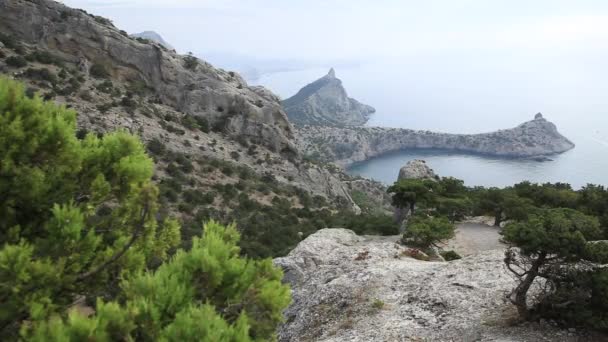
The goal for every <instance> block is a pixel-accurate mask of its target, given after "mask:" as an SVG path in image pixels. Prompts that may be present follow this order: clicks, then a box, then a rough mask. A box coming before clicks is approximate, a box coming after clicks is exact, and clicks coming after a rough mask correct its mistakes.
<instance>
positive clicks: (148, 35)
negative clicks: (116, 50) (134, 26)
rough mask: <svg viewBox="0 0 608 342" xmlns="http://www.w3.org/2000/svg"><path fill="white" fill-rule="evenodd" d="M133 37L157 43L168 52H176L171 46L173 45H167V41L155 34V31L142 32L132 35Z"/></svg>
mask: <svg viewBox="0 0 608 342" xmlns="http://www.w3.org/2000/svg"><path fill="white" fill-rule="evenodd" d="M131 37H135V38H144V39H148V40H151V41H153V42H156V43H158V44H160V45H162V46H164V47H165V48H167V49H168V50H175V49H174V48H173V46H171V44H169V43H167V41H166V40H165V39H163V37H162V36H161V35H160V34H158V33H156V32H154V31H144V32H140V33H134V34H132V35H131Z"/></svg>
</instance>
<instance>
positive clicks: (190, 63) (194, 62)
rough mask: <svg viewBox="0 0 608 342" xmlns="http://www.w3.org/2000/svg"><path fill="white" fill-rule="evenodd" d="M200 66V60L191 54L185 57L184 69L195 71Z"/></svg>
mask: <svg viewBox="0 0 608 342" xmlns="http://www.w3.org/2000/svg"><path fill="white" fill-rule="evenodd" d="M198 64H199V63H198V58H196V57H194V56H193V55H192V53H191V52H190V53H189V54H188V55H187V56H184V68H186V69H188V70H192V71H194V70H196V68H197V67H198Z"/></svg>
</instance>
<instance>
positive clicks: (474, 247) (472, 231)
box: [443, 222, 505, 256]
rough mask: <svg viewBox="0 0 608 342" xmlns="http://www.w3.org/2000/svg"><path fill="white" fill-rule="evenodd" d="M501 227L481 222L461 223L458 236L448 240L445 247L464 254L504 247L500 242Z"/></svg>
mask: <svg viewBox="0 0 608 342" xmlns="http://www.w3.org/2000/svg"><path fill="white" fill-rule="evenodd" d="M499 233H500V228H497V227H493V226H488V225H485V224H481V223H469V222H464V223H459V224H458V225H457V226H456V236H455V237H454V238H453V239H452V240H450V241H448V242H447V243H446V244H445V245H444V246H443V248H444V249H445V250H454V251H456V252H457V253H458V254H460V255H462V256H466V255H471V254H476V253H478V252H482V251H489V250H495V249H504V248H505V245H504V244H502V243H500V234H499Z"/></svg>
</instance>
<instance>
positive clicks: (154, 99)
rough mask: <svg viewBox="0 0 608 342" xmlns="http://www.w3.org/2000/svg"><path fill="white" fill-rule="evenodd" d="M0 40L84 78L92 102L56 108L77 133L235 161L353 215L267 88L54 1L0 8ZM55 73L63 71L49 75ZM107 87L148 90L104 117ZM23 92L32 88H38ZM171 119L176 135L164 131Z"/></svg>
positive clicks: (12, 1) (2, 2)
mask: <svg viewBox="0 0 608 342" xmlns="http://www.w3.org/2000/svg"><path fill="white" fill-rule="evenodd" d="M0 32H1V33H4V34H9V35H11V36H13V37H15V39H17V40H18V41H20V42H21V43H22V44H23V45H24V46H27V47H29V48H31V49H36V50H41V51H48V52H50V53H52V54H53V55H55V56H57V57H59V58H61V59H62V60H63V61H64V62H65V68H66V69H67V70H68V71H69V70H70V69H72V68H73V69H77V70H78V71H79V72H81V73H83V74H84V75H83V77H84V81H83V83H82V84H81V85H80V90H79V91H81V92H86V93H88V94H89V95H90V101H88V100H84V99H82V98H81V97H80V96H62V95H57V96H56V97H55V99H54V100H55V101H56V102H59V103H62V104H66V105H69V106H70V107H71V108H73V109H74V110H76V111H77V112H78V113H79V115H78V125H79V128H82V129H85V130H87V131H93V132H107V131H113V130H116V129H126V130H128V131H130V132H132V133H134V134H138V135H139V136H140V137H141V138H142V140H143V141H144V142H146V141H150V140H152V139H160V140H161V141H162V142H163V144H164V145H165V147H166V148H167V150H169V151H173V152H177V153H183V154H184V155H186V156H187V157H188V158H189V159H191V160H193V161H194V160H199V159H204V158H211V159H221V160H227V161H230V160H233V161H235V163H238V164H242V165H247V166H249V167H250V168H251V169H252V170H253V171H254V172H256V173H257V174H259V175H265V174H270V175H272V176H273V177H274V178H275V179H276V180H277V181H279V182H280V183H283V184H290V185H293V186H296V187H298V188H300V189H302V190H304V191H306V192H309V193H311V195H320V196H323V197H326V198H328V199H329V200H330V201H329V202H330V203H333V202H334V200H335V202H336V203H338V202H339V203H344V204H346V205H350V206H351V207H352V210H353V211H354V212H357V211H358V210H359V208H358V207H357V206H356V205H355V204H354V203H353V202H352V199H351V197H350V194H349V191H348V189H347V188H346V186H345V185H344V184H343V183H342V182H341V180H340V177H339V174H337V173H335V172H333V173H332V172H330V171H329V170H328V169H327V168H326V167H325V166H324V165H318V164H313V163H309V162H305V161H303V160H302V158H301V153H300V152H299V151H298V150H297V147H296V145H295V142H294V138H295V137H294V134H293V128H292V126H291V124H290V123H289V122H288V120H287V116H286V114H285V112H284V111H283V109H282V107H281V104H280V100H279V98H278V97H277V96H276V95H274V94H273V93H272V92H270V91H269V90H267V89H265V88H263V87H259V86H255V87H249V86H248V85H247V84H246V83H245V81H243V79H242V78H241V77H240V76H239V75H238V74H235V73H232V72H226V71H223V70H221V69H216V68H214V67H213V66H211V65H210V64H208V63H206V62H204V61H202V60H199V61H198V65H197V66H195V67H194V68H187V67H186V63H185V60H184V56H180V55H178V54H176V53H175V52H173V51H167V50H166V49H164V48H162V47H160V46H159V45H158V44H157V43H142V42H139V41H137V40H136V39H133V38H131V37H129V36H128V35H127V34H126V33H125V32H124V31H120V30H118V29H117V28H115V27H114V26H113V25H112V24H111V23H110V22H109V21H107V19H104V18H101V17H96V16H94V15H90V14H87V13H86V12H84V11H82V10H77V9H72V8H69V7H66V6H64V5H62V4H61V3H58V2H55V1H50V0H29V1H21V0H0ZM1 64H2V63H0V71H2V68H3V67H2V65H1ZM96 64H98V65H103V66H104V67H105V69H106V70H107V71H108V73H109V75H108V76H107V78H104V79H99V78H95V77H93V76H90V75H88V72H89V70H90V69H91V68H92V66H93V65H96ZM32 65H34V64H32ZM44 67H45V68H46V67H48V68H51V69H54V68H55V67H54V66H48V65H45V66H44ZM54 72H56V73H57V72H59V71H58V69H57V68H55V70H54ZM21 80H22V81H24V82H26V84H27V82H30V81H31V80H27V79H25V78H23V79H21ZM106 81H110V82H112V85H113V87H114V88H115V89H117V90H120V91H121V92H122V94H125V93H126V92H127V91H128V90H129V88H131V86H133V85H137V86H138V87H142V88H146V90H145V92H144V94H142V95H141V96H140V95H136V96H135V98H136V99H137V101H138V106H137V108H136V109H135V110H134V111H133V112H131V113H128V112H127V111H126V110H125V108H124V107H122V106H112V108H109V109H108V110H107V111H101V110H100V109H99V105H105V104H107V103H112V102H115V101H116V100H118V101H119V102H120V98H116V97H115V95H112V94H108V93H104V92H101V91H99V90H98V89H97V88H98V86H99V85H100V84H102V83H104V82H106ZM28 85H30V86H36V82H30V83H29V84H28ZM74 95H77V94H74ZM186 114H188V115H193V116H197V117H203V118H205V119H206V120H207V122H208V123H209V126H210V127H211V128H212V129H211V130H210V131H209V132H204V133H203V132H201V131H200V130H198V129H192V128H188V127H185V126H183V125H182V124H183V122H182V119H183V118H185V117H186ZM167 117H171V118H172V119H171V120H173V121H171V122H170V125H171V126H172V127H174V128H178V129H177V130H173V131H170V130H168V129H167V126H165V124H167V123H168V122H169V121H167V120H166V118H167ZM182 129H183V130H182ZM179 131H181V133H180V132H179ZM243 142H245V143H246V144H247V145H248V146H245V144H244V143H243ZM248 147H249V149H253V150H251V152H250V151H249V150H248ZM235 156H238V158H237V159H235ZM156 169H157V170H156V171H157V173H159V177H160V178H162V176H163V170H164V169H165V165H163V162H162V161H157V167H156ZM193 177H196V178H197V184H199V185H197V187H196V189H198V190H200V191H208V190H209V189H211V188H212V187H213V185H214V184H217V183H222V182H226V181H230V177H228V176H225V175H221V176H219V177H213V176H212V177H209V176H208V175H206V174H201V175H194V176H193Z"/></svg>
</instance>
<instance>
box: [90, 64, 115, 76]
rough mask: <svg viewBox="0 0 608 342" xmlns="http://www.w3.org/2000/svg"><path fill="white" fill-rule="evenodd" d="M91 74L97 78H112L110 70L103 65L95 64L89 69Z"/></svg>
mask: <svg viewBox="0 0 608 342" xmlns="http://www.w3.org/2000/svg"><path fill="white" fill-rule="evenodd" d="M89 74H90V75H91V76H93V77H95V78H107V77H109V76H110V72H109V71H108V68H107V67H106V66H105V65H103V64H101V63H94V64H93V65H91V67H90V68H89Z"/></svg>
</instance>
